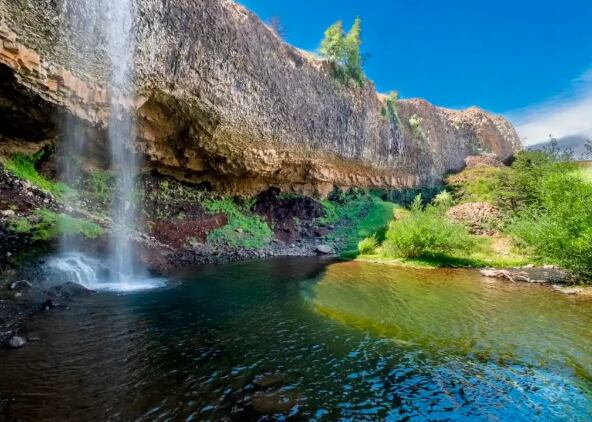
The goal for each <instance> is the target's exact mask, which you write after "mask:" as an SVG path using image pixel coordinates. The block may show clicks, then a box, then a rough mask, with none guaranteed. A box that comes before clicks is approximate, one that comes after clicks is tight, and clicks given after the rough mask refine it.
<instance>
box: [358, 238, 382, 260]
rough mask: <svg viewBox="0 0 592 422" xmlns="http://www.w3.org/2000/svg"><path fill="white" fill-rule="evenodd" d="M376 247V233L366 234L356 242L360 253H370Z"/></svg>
mask: <svg viewBox="0 0 592 422" xmlns="http://www.w3.org/2000/svg"><path fill="white" fill-rule="evenodd" d="M377 247H378V237H377V236H376V233H374V234H373V235H372V236H368V237H366V238H364V239H362V240H360V242H359V243H358V252H359V253H361V254H366V255H367V254H371V253H373V252H374V251H375V250H376V248H377Z"/></svg>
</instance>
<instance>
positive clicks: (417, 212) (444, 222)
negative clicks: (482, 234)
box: [383, 195, 476, 258]
mask: <svg viewBox="0 0 592 422" xmlns="http://www.w3.org/2000/svg"><path fill="white" fill-rule="evenodd" d="M474 246H476V242H475V240H474V238H473V237H472V236H471V235H470V234H469V233H468V232H467V230H466V228H465V227H464V226H462V225H460V224H457V223H454V222H452V221H451V220H450V219H448V218H447V217H446V215H445V209H444V207H441V206H439V205H437V204H430V205H427V206H426V207H425V208H422V201H421V196H419V195H418V196H417V197H416V198H415V201H414V202H413V204H412V205H411V207H410V209H409V214H408V215H407V216H406V217H405V218H403V219H400V220H395V221H393V222H392V223H391V224H390V226H389V229H388V231H387V233H386V240H385V242H384V243H383V250H384V252H385V254H386V255H387V256H389V257H392V258H419V257H436V256H439V255H446V254H449V253H453V252H468V251H469V250H471V248H473V247H474Z"/></svg>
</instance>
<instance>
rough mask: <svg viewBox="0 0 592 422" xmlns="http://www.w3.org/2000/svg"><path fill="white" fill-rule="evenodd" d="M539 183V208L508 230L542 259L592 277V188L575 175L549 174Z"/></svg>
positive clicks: (530, 210) (529, 209)
mask: <svg viewBox="0 0 592 422" xmlns="http://www.w3.org/2000/svg"><path fill="white" fill-rule="evenodd" d="M539 184H540V188H537V190H538V191H539V192H538V194H537V195H538V196H537V200H536V202H535V203H534V204H535V205H533V206H529V207H527V208H526V209H524V210H522V211H521V212H520V213H516V214H515V216H514V217H513V219H512V221H511V223H510V224H509V225H508V227H507V230H508V231H509V233H510V234H512V235H513V237H514V238H515V239H516V240H517V241H518V242H519V243H522V244H523V245H525V246H529V247H531V248H532V249H533V251H534V253H535V254H536V255H537V256H538V257H539V258H540V259H543V260H549V261H551V262H553V263H557V264H559V265H561V266H563V267H565V268H568V269H570V270H572V271H574V272H575V273H577V274H579V275H582V276H584V277H586V278H590V277H592V185H591V184H590V183H587V182H586V181H585V180H584V179H582V178H581V177H580V176H579V175H577V174H573V173H551V174H547V175H544V177H543V179H542V180H539Z"/></svg>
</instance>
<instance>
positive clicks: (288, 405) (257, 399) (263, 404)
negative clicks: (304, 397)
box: [252, 391, 297, 414]
mask: <svg viewBox="0 0 592 422" xmlns="http://www.w3.org/2000/svg"><path fill="white" fill-rule="evenodd" d="M296 403H297V397H296V396H295V394H294V393H292V392H282V391H272V392H261V391H258V392H256V393H255V394H254V395H253V401H252V406H253V409H254V410H255V411H256V412H258V413H262V414H275V413H287V412H289V411H290V410H291V409H292V408H293V407H294V406H295V405H296Z"/></svg>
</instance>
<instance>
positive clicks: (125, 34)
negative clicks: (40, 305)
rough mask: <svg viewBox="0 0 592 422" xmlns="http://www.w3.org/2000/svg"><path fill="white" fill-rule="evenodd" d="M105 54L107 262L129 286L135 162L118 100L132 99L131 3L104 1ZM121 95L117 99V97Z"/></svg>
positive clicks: (126, 115)
mask: <svg viewBox="0 0 592 422" xmlns="http://www.w3.org/2000/svg"><path fill="white" fill-rule="evenodd" d="M106 1H107V3H108V4H107V5H106V6H107V7H106V19H107V52H108V54H109V58H110V59H111V60H110V61H111V118H110V121H109V133H108V136H109V144H110V148H111V163H112V166H113V167H114V168H115V169H116V171H117V173H118V177H117V194H116V195H114V196H113V201H112V205H111V218H112V220H113V224H114V226H115V227H117V229H116V230H114V233H113V235H112V237H111V242H110V248H109V253H110V262H111V266H112V268H113V271H114V274H117V276H118V277H119V278H120V280H119V281H120V282H122V283H129V282H131V281H132V280H133V279H134V278H136V276H137V275H138V274H137V272H138V269H136V268H135V266H134V256H133V250H132V247H133V245H132V233H133V232H134V229H135V223H136V220H137V212H136V206H135V198H134V191H135V180H136V176H137V174H138V162H137V159H136V154H135V153H134V151H133V146H132V145H131V144H132V142H133V140H134V139H135V122H134V116H133V115H132V113H131V112H130V111H128V110H126V109H125V108H124V104H122V103H121V99H122V97H125V96H128V97H130V98H131V97H133V80H132V74H133V58H134V48H135V43H134V39H133V31H132V28H133V25H134V18H133V4H132V0H106ZM118 92H119V93H121V96H119V95H117V93H118Z"/></svg>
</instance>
